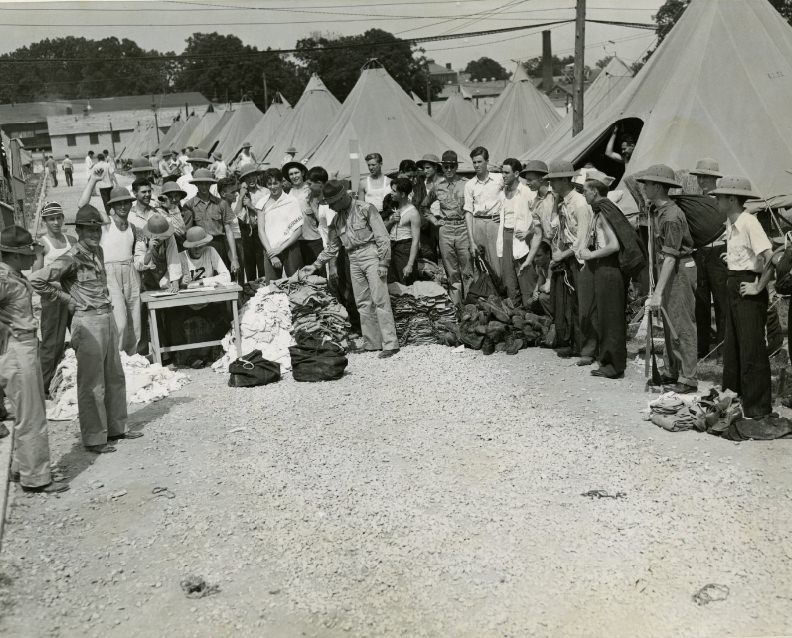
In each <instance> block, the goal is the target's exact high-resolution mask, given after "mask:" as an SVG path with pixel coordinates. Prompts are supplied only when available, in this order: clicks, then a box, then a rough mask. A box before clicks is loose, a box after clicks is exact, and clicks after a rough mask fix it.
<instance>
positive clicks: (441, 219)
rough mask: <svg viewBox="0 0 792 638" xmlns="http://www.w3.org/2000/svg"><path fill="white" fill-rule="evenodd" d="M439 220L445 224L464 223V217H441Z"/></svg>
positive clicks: (456, 224)
mask: <svg viewBox="0 0 792 638" xmlns="http://www.w3.org/2000/svg"><path fill="white" fill-rule="evenodd" d="M440 221H442V222H443V224H445V225H447V226H462V225H463V224H464V223H465V220H464V219H443V218H442V217H441V218H440Z"/></svg>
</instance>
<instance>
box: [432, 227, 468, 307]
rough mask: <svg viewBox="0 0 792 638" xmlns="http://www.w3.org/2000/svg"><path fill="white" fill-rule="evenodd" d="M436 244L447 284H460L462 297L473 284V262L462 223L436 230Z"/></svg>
mask: <svg viewBox="0 0 792 638" xmlns="http://www.w3.org/2000/svg"><path fill="white" fill-rule="evenodd" d="M438 243H439V244H440V255H441V257H442V259H443V266H444V267H445V271H446V275H447V276H448V283H450V284H451V285H452V286H453V285H457V286H458V285H459V284H462V286H463V289H462V297H463V298H464V296H465V295H466V294H467V292H468V290H470V284H472V283H473V261H472V260H471V258H470V238H469V237H468V232H467V226H466V225H465V224H464V223H461V224H460V223H449V222H446V223H445V224H444V225H442V226H440V228H438Z"/></svg>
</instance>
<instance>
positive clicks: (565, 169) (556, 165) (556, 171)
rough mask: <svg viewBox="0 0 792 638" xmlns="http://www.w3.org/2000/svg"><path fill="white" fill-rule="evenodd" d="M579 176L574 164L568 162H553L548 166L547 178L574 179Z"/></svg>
mask: <svg viewBox="0 0 792 638" xmlns="http://www.w3.org/2000/svg"><path fill="white" fill-rule="evenodd" d="M523 170H525V169H523ZM577 174H578V173H577V171H576V170H575V167H574V166H573V165H572V162H567V161H566V160H553V161H552V162H550V163H549V164H548V165H547V175H545V178H546V179H557V178H561V177H568V178H570V179H572V178H573V177H575V175H577Z"/></svg>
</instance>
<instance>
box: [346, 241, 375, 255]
mask: <svg viewBox="0 0 792 638" xmlns="http://www.w3.org/2000/svg"><path fill="white" fill-rule="evenodd" d="M373 245H374V244H373V243H372V242H368V243H365V244H358V245H357V246H352V248H347V249H346V251H347V255H350V254H352V253H356V252H357V251H358V250H360V249H361V248H366V247H367V246H373Z"/></svg>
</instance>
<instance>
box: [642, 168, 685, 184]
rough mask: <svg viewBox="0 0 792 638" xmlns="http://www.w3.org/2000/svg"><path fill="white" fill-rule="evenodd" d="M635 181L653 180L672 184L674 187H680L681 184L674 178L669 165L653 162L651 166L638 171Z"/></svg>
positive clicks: (657, 182)
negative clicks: (640, 171)
mask: <svg viewBox="0 0 792 638" xmlns="http://www.w3.org/2000/svg"><path fill="white" fill-rule="evenodd" d="M635 181H636V182H641V183H643V184H645V183H646V182H654V183H656V184H665V185H666V186H672V187H674V188H682V184H680V183H679V182H678V181H677V179H676V174H675V173H674V169H673V168H671V167H670V166H666V165H665V164H654V165H653V166H650V167H649V168H647V169H646V170H645V171H643V172H642V173H639V174H638V175H637V176H636V178H635Z"/></svg>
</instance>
